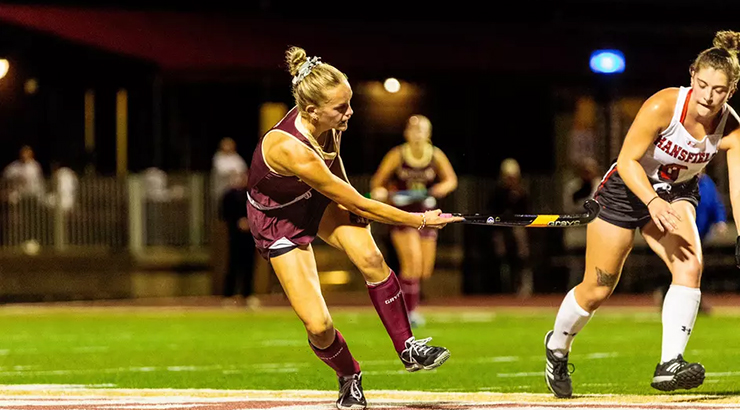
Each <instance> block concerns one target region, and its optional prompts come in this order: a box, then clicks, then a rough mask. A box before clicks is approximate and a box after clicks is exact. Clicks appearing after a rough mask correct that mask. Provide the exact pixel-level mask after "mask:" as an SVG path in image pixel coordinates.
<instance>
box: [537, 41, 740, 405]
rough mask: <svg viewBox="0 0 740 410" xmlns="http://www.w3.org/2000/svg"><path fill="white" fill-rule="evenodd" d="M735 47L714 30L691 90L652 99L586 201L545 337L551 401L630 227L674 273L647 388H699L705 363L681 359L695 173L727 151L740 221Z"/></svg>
mask: <svg viewBox="0 0 740 410" xmlns="http://www.w3.org/2000/svg"><path fill="white" fill-rule="evenodd" d="M739 48H740V33H735V32H731V31H723V32H718V33H717V35H716V36H715V38H714V47H712V48H709V49H707V50H704V51H703V52H701V53H700V54H699V55H698V57H697V58H696V60H695V61H694V63H693V64H692V65H691V68H690V74H691V86H690V87H680V88H666V89H663V90H661V91H659V92H657V93H655V94H654V95H653V96H651V97H650V98H649V99H648V100H647V101H646V102H645V103H644V104H643V105H642V107H641V108H640V111H639V112H638V113H637V117H636V118H635V120H634V122H633V123H632V125H631V127H630V129H629V131H628V132H627V136H626V138H625V140H624V144H623V145H622V149H621V151H620V153H619V157H618V159H617V161H616V163H615V164H613V165H612V167H611V168H610V169H609V171H608V172H607V174H606V176H605V177H604V179H603V180H602V182H601V184H600V186H599V188H598V190H597V192H596V194H595V199H596V200H597V201H598V202H599V204H600V205H601V207H602V211H601V213H600V214H599V217H598V219H596V220H595V221H593V222H592V223H591V224H589V225H588V228H587V239H586V271H585V274H584V277H583V281H582V282H581V283H580V284H579V285H577V286H576V287H575V288H573V289H572V290H571V291H570V292H569V293H568V294H567V295H566V297H565V299H564V300H563V302H562V304H561V306H560V310H559V311H558V314H557V317H556V319H555V325H554V328H553V330H551V331H550V332H548V333H547V335H546V336H545V345H546V371H545V379H546V381H547V385H548V387H549V388H550V390H551V391H552V392H553V393H554V394H555V395H556V396H557V397H570V396H571V395H572V393H573V389H572V384H571V378H570V374H569V371H568V354H569V352H570V349H571V344H572V343H573V338H574V337H575V336H576V334H578V333H580V332H581V330H582V329H583V327H584V326H585V325H586V323H587V322H588V321H589V319H590V318H591V316H592V315H593V313H594V311H596V309H597V308H598V307H599V306H601V304H602V303H603V302H604V301H605V300H606V299H607V298H608V297H609V295H611V293H612V292H613V291H614V288H615V287H616V286H617V282H618V280H619V276H620V274H621V271H622V267H623V266H624V262H625V260H626V258H627V255H629V252H630V250H631V249H632V244H633V241H634V236H635V229H638V228H639V229H640V232H641V233H642V236H643V237H644V238H645V241H646V242H647V243H648V245H649V246H650V248H651V249H652V250H653V251H654V252H655V253H656V254H657V255H658V256H660V258H661V259H662V260H663V261H664V262H665V264H666V266H667V267H668V269H669V270H670V271H671V275H672V276H673V280H672V282H671V286H670V288H669V289H668V292H667V293H666V296H665V301H664V303H663V313H662V321H663V342H662V352H661V358H660V361H659V362H658V364H657V366H656V368H655V373H654V374H653V380H652V383H651V386H652V387H653V388H655V389H658V390H661V391H672V390H676V389H691V388H695V387H698V386H699V385H701V384H702V383H703V382H704V375H705V370H704V366H702V365H701V364H699V363H690V362H687V361H686V360H685V359H684V357H683V354H684V350H685V349H686V345H687V343H688V341H689V336H690V335H691V332H692V330H693V328H694V322H695V321H696V316H697V311H698V309H699V303H700V300H701V290H700V289H699V286H700V283H701V274H702V270H703V265H704V263H703V254H702V248H701V241H700V238H699V232H698V230H697V225H696V207H697V205H698V203H699V187H698V179H699V177H698V174H699V173H700V172H701V171H702V170H703V169H704V167H705V166H706V165H707V163H708V162H709V161H710V160H711V159H712V158H713V157H714V156H715V155H716V154H717V152H718V151H719V150H726V151H727V165H728V168H729V177H730V198H731V200H732V205H733V213H734V216H735V218H734V219H735V223H736V224H740V125H739V122H740V120H739V119H738V116H737V114H736V113H735V111H734V110H733V109H732V108H731V107H730V106H729V105H728V104H727V100H728V99H729V98H730V97H732V95H733V93H735V91H736V90H737V83H738V78H740V64H738V57H737V53H738V49H739ZM738 247H740V238H738ZM737 252H738V251H737V249H736V258H738V255H737ZM738 265H740V259H738Z"/></svg>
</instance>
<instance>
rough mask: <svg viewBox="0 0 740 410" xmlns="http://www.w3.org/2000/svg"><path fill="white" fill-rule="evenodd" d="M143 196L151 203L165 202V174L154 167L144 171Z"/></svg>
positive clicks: (167, 195)
mask: <svg viewBox="0 0 740 410" xmlns="http://www.w3.org/2000/svg"><path fill="white" fill-rule="evenodd" d="M144 195H145V197H146V199H147V200H149V201H152V202H166V201H167V200H169V192H168V190H167V173H166V172H164V171H162V170H161V169H159V168H156V167H149V168H147V169H145V170H144Z"/></svg>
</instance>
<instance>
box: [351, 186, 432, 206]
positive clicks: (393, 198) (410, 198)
mask: <svg viewBox="0 0 740 410" xmlns="http://www.w3.org/2000/svg"><path fill="white" fill-rule="evenodd" d="M365 197H366V198H372V196H371V195H370V193H369V192H368V193H366V194H365ZM428 198H430V196H429V194H428V193H427V190H426V189H406V190H403V191H396V192H391V193H390V194H389V195H388V200H389V202H390V203H391V204H392V205H394V206H406V205H411V204H415V203H421V202H424V201H427V200H428ZM436 202H437V201H436V200H434V203H433V204H430V206H429V207H430V208H431V207H433V206H435V205H436Z"/></svg>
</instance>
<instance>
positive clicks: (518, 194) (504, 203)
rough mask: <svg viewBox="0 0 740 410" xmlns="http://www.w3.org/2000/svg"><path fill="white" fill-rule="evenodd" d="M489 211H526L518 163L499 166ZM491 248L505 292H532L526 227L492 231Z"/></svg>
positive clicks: (522, 294) (526, 198)
mask: <svg viewBox="0 0 740 410" xmlns="http://www.w3.org/2000/svg"><path fill="white" fill-rule="evenodd" d="M488 208H489V209H490V210H491V212H492V213H493V214H497V215H498V214H507V213H510V214H523V213H527V212H528V210H529V194H528V192H527V190H526V188H524V185H523V184H522V175H521V169H520V167H519V163H518V162H517V161H516V160H515V159H513V158H507V159H505V160H504V161H503V162H502V163H501V171H500V173H499V180H498V182H497V184H496V186H495V188H494V191H493V194H492V196H491V198H490V201H489V204H488ZM493 247H494V252H495V254H496V256H497V257H498V258H499V261H500V263H501V268H500V273H501V281H502V285H503V287H504V290H505V291H512V290H515V291H516V293H517V295H518V296H520V297H525V298H526V297H529V296H531V295H532V291H533V283H532V282H533V275H532V270H531V268H530V267H529V261H528V259H529V238H528V237H527V231H526V228H523V227H514V228H494V229H493Z"/></svg>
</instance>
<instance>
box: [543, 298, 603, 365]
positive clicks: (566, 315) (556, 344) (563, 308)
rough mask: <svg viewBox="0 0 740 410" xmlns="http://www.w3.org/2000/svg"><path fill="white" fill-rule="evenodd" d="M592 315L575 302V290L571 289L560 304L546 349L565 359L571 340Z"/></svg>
mask: <svg viewBox="0 0 740 410" xmlns="http://www.w3.org/2000/svg"><path fill="white" fill-rule="evenodd" d="M591 316H593V313H590V312H588V311H586V310H585V309H584V308H582V307H581V306H580V305H579V304H578V302H577V301H576V293H575V288H573V289H571V290H570V292H568V294H567V295H565V299H563V303H561V304H560V310H558V315H557V317H556V318H555V326H554V327H553V334H552V336H551V337H550V341H549V342H548V343H547V348H548V349H550V350H552V351H553V352H554V353H555V356H557V357H559V358H561V359H562V358H563V357H565V355H567V354H568V352H570V346H571V345H572V344H573V338H574V337H575V336H576V334H577V333H578V332H580V331H581V329H583V327H584V326H586V323H588V321H589V319H591Z"/></svg>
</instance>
